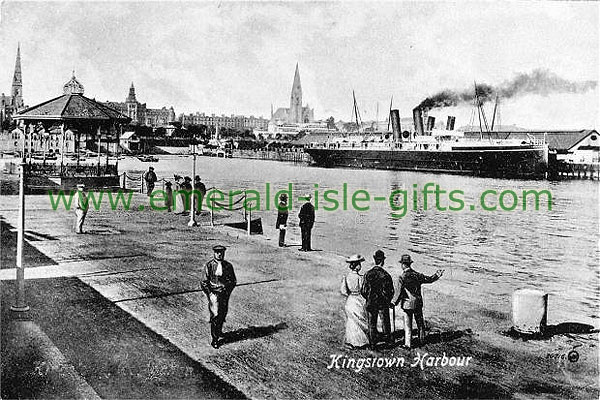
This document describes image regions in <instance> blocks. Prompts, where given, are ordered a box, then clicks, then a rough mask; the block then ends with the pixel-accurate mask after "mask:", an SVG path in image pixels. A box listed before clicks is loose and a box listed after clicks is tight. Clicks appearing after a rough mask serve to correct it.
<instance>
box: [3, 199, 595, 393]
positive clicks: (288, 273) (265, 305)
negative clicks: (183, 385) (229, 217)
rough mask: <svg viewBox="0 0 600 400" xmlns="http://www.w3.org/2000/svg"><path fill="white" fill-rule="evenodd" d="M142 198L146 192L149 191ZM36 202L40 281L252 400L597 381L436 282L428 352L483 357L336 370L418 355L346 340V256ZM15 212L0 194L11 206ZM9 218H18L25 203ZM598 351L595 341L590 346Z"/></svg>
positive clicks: (165, 218) (140, 214) (142, 216)
mask: <svg viewBox="0 0 600 400" xmlns="http://www.w3.org/2000/svg"><path fill="white" fill-rule="evenodd" d="M135 201H137V202H143V201H147V200H146V199H145V198H144V197H142V196H137V197H136V198H135ZM28 204H30V207H32V208H35V210H32V212H29V213H28V216H27V224H26V225H27V229H31V230H34V231H35V232H36V233H37V234H38V235H37V237H38V238H42V239H40V240H38V241H34V242H31V244H32V245H34V246H35V248H36V249H37V250H39V251H40V252H41V253H43V254H44V255H46V256H47V257H49V258H51V259H52V260H54V261H55V262H57V264H58V265H54V266H38V267H36V268H30V269H28V270H27V274H26V276H27V277H28V278H30V279H31V278H33V277H48V278H49V277H55V276H66V275H70V276H77V277H78V278H79V279H80V280H81V281H83V282H85V283H87V284H88V285H90V286H91V287H93V288H94V289H95V290H97V291H98V292H99V293H101V294H102V295H103V296H104V297H106V298H107V299H109V300H110V301H111V302H113V303H114V304H116V305H118V306H119V307H121V308H122V309H123V310H125V311H126V312H128V313H129V314H131V315H132V316H134V317H135V318H136V319H138V320H139V321H141V322H142V323H144V324H145V325H146V326H147V327H148V328H150V329H152V330H153V331H155V332H157V333H158V334H160V335H161V336H163V337H164V338H166V339H167V340H168V341H170V342H171V343H173V344H174V345H175V346H177V347H178V348H179V349H181V350H182V351H183V352H185V353H186V354H187V355H188V356H189V357H191V358H192V359H194V360H196V361H198V362H200V363H202V365H204V366H205V367H206V368H208V369H209V370H211V371H213V372H214V373H215V374H216V375H218V376H219V377H221V378H222V379H223V380H224V381H225V382H228V383H230V384H232V385H233V386H235V387H236V388H238V389H239V390H240V391H241V392H243V393H244V394H246V395H247V396H248V397H252V398H292V397H293V398H296V397H300V398H304V397H308V398H315V397H327V398H331V397H334V398H340V397H344V398H349V397H351V398H363V397H364V398H372V397H386V396H393V397H395V396H398V397H426V398H446V397H485V396H490V395H492V396H495V397H507V396H510V395H513V394H518V393H520V394H521V395H527V394H532V393H534V394H535V393H540V390H542V391H543V388H544V387H545V385H546V383H547V380H548V378H549V377H552V378H555V377H556V379H558V383H556V384H555V385H556V386H557V387H558V388H559V389H560V391H561V393H564V394H567V395H571V391H576V390H582V391H585V390H586V389H585V387H586V385H589V384H590V383H589V381H590V378H589V377H590V376H592V377H593V376H597V370H596V374H595V375H584V376H579V375H576V377H577V378H578V379H579V378H581V379H580V380H579V381H573V380H572V379H571V378H569V379H568V380H567V379H566V378H564V376H562V375H561V371H559V370H556V368H555V369H554V370H553V369H552V368H553V366H552V364H551V363H550V364H549V363H548V361H547V360H543V359H541V360H540V358H541V356H542V355H543V354H545V352H548V351H550V348H551V346H547V345H544V346H540V345H537V344H534V343H519V342H515V341H514V340H512V339H510V338H505V337H502V336H500V335H499V331H500V330H502V329H507V328H508V327H510V320H509V318H508V314H507V313H498V312H492V311H490V310H486V309H485V308H482V307H481V306H480V305H478V304H476V303H467V302H464V301H458V300H457V299H455V298H453V297H452V296H447V295H442V294H440V293H437V292H435V291H433V290H427V292H426V303H427V305H428V309H427V315H426V318H427V319H428V323H429V325H430V326H431V333H432V334H433V335H432V341H431V342H432V343H431V344H428V345H426V346H425V347H423V348H421V349H419V350H418V351H419V352H420V353H421V354H423V353H425V352H428V353H429V354H435V355H438V354H439V355H440V356H441V355H442V353H443V352H445V353H446V354H448V355H456V356H465V357H466V356H471V357H473V359H474V360H476V361H475V362H473V363H472V364H471V365H469V366H466V367H464V368H429V369H427V370H425V371H422V370H420V369H419V368H409V367H408V366H405V367H403V368H387V369H386V368H365V369H362V370H358V371H357V369H356V368H339V369H338V368H327V366H328V365H329V364H330V363H331V360H332V358H331V357H332V356H333V357H335V356H336V355H340V356H343V357H351V358H370V359H373V358H374V357H375V358H376V357H380V356H381V357H404V358H405V360H406V362H407V363H410V362H412V360H413V359H414V357H415V356H416V355H417V352H416V351H414V350H413V351H409V350H402V349H399V348H395V349H390V350H385V351H383V352H382V353H374V352H371V351H367V350H361V351H351V352H347V351H345V350H344V349H343V347H342V344H343V335H344V317H343V302H344V299H343V297H341V296H340V295H339V294H338V290H339V289H338V286H339V280H340V278H341V276H342V275H343V274H345V273H346V265H345V264H344V262H343V259H342V258H341V257H340V256H338V255H333V254H329V253H325V252H315V253H310V254H306V253H300V252H298V251H297V250H296V247H288V248H283V249H280V248H279V247H277V245H276V240H265V238H264V237H252V238H247V237H246V236H245V235H244V233H243V232H238V231H235V230H232V229H224V228H223V227H220V228H215V229H211V228H210V227H208V226H207V225H208V223H207V216H206V215H205V216H203V217H202V218H201V219H200V222H201V225H202V226H200V227H196V228H189V227H187V226H186V222H187V218H186V217H184V216H177V215H172V214H167V213H156V212H154V213H153V212H151V211H132V212H128V213H124V212H123V213H119V212H110V211H100V212H95V213H94V212H91V213H90V215H89V216H88V222H87V225H86V227H87V229H88V231H89V232H90V234H88V235H75V234H73V233H72V232H71V230H72V229H71V225H72V219H73V216H72V215H71V214H69V213H67V212H66V211H62V212H60V211H59V212H55V211H52V210H49V208H48V207H47V206H46V207H44V204H43V199H41V198H39V197H38V198H34V197H32V200H31V202H30V203H28ZM8 208H10V207H8V206H7V204H6V203H4V204H2V203H0V211H2V209H4V210H7V209H8ZM3 216H4V218H5V219H6V222H7V223H9V224H12V225H13V226H14V221H16V212H15V211H4V212H3ZM271 237H273V238H275V236H274V235H273V236H271ZM43 238H46V239H43ZM216 243H223V244H225V245H226V246H228V248H229V249H228V252H227V259H228V260H230V261H231V262H232V263H233V265H234V266H235V269H236V275H237V278H238V283H239V285H238V287H237V288H236V289H235V291H234V292H233V295H232V298H231V309H230V314H229V316H228V319H227V322H226V324H225V330H226V332H228V340H227V341H228V343H226V344H225V345H224V346H223V347H221V348H220V349H218V350H215V349H213V348H212V347H210V346H209V341H210V339H209V338H210V335H209V326H208V323H207V317H208V315H207V306H206V300H205V298H204V295H203V294H202V293H201V292H200V291H199V285H198V277H199V267H200V265H202V263H204V262H205V261H206V260H208V259H209V258H210V257H211V255H212V251H211V248H212V246H213V245H214V244H216ZM35 270H39V271H37V272H36V271H35ZM0 272H1V273H0V276H1V277H2V279H10V275H11V274H12V276H14V270H4V271H0ZM399 328H400V327H399ZM594 354H596V355H597V349H596V352H595V353H593V352H590V354H589V356H590V357H593V356H594ZM531 360H534V362H531ZM586 365H587V364H586ZM586 368H587V367H586ZM583 372H585V373H589V372H590V371H589V369H585V371H583ZM583 372H582V373H583ZM572 382H576V383H574V384H573V383H572ZM571 385H574V388H572V387H571ZM592 385H593V383H592ZM574 397H577V396H576V395H575V396H574Z"/></svg>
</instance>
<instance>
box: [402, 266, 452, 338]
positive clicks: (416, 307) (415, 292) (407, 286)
mask: <svg viewBox="0 0 600 400" xmlns="http://www.w3.org/2000/svg"><path fill="white" fill-rule="evenodd" d="M412 263H413V261H412V259H411V258H410V255H408V254H404V255H403V256H402V258H401V259H400V264H402V275H401V276H400V282H399V287H400V291H399V293H398V298H397V299H396V301H395V302H394V303H395V305H398V303H400V305H401V307H402V310H403V311H404V347H409V348H410V347H411V339H412V319H413V316H414V317H415V321H416V323H417V328H418V329H419V342H420V344H421V345H422V344H423V343H424V342H425V321H424V320H423V295H422V294H421V285H422V284H424V283H433V282H435V281H437V280H438V279H440V277H441V276H442V275H443V274H444V270H443V269H439V270H437V271H436V273H435V274H433V275H431V276H427V275H423V274H421V273H419V272H417V271H415V270H414V269H412V267H411V265H412Z"/></svg>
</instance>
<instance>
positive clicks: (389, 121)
mask: <svg viewBox="0 0 600 400" xmlns="http://www.w3.org/2000/svg"><path fill="white" fill-rule="evenodd" d="M393 104H394V95H392V97H391V98H390V111H388V125H387V131H388V132H389V131H390V124H391V123H392V118H391V117H390V116H391V115H392V105H393Z"/></svg>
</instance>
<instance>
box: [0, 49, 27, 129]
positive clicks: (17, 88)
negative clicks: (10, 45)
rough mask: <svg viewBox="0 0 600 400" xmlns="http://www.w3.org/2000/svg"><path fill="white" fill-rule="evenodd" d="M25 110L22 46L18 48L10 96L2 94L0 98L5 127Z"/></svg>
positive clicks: (0, 118) (1, 116)
mask: <svg viewBox="0 0 600 400" xmlns="http://www.w3.org/2000/svg"><path fill="white" fill-rule="evenodd" d="M23 108H24V102H23V79H22V76H21V46H20V45H19V46H17V58H16V61H15V71H14V75H13V81H12V89H11V94H10V96H7V95H5V94H4V93H2V95H1V96H0V122H1V123H2V126H3V127H4V126H5V124H6V122H10V121H11V117H12V116H13V115H14V114H16V113H17V111H20V110H21V109H23Z"/></svg>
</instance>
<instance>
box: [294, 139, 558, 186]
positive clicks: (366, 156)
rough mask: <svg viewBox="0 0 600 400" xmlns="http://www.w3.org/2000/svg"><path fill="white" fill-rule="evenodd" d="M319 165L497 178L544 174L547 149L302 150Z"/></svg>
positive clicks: (490, 147) (506, 147) (513, 147)
mask: <svg viewBox="0 0 600 400" xmlns="http://www.w3.org/2000/svg"><path fill="white" fill-rule="evenodd" d="M304 151H305V152H307V153H308V154H309V155H310V156H311V157H312V159H313V161H314V164H316V165H317V166H320V167H326V168H331V167H346V168H371V169H387V170H400V171H403V170H405V171H424V172H436V173H451V174H462V175H474V176H485V177H498V178H533V179H541V178H544V177H545V174H546V171H547V149H545V148H542V147H522V146H503V147H495V146H489V147H473V148H460V149H456V150H451V151H427V150H396V149H394V150H374V149H326V148H306V149H305V150H304Z"/></svg>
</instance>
